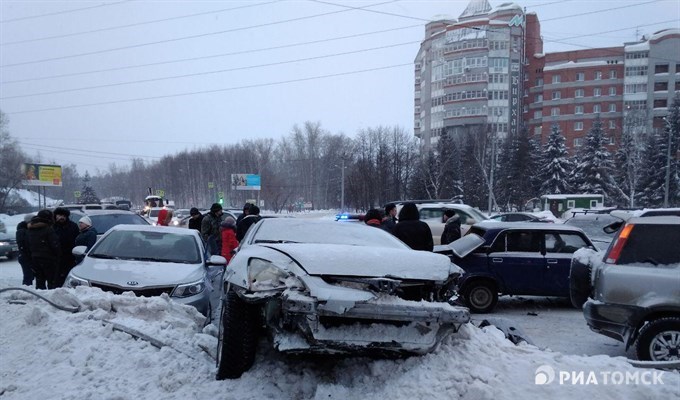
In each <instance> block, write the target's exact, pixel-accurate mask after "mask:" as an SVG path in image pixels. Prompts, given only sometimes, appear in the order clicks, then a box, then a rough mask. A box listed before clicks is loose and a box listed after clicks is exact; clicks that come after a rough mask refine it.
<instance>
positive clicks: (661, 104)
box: [654, 99, 668, 108]
mask: <svg viewBox="0 0 680 400" xmlns="http://www.w3.org/2000/svg"><path fill="white" fill-rule="evenodd" d="M666 107H668V101H667V100H666V99H655V100H654V108H666Z"/></svg>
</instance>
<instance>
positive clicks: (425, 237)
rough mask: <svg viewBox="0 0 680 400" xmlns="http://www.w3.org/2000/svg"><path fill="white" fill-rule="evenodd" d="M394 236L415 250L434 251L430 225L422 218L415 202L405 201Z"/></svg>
mask: <svg viewBox="0 0 680 400" xmlns="http://www.w3.org/2000/svg"><path fill="white" fill-rule="evenodd" d="M392 233H393V234H394V236H396V237H397V238H399V239H400V240H401V241H402V242H404V243H406V244H407V245H408V246H409V247H410V248H412V249H413V250H425V251H432V249H434V241H433V240H432V230H430V226H429V225H427V224H426V223H425V222H423V221H421V220H420V212H419V211H418V207H417V206H416V205H415V203H405V204H404V206H403V207H402V208H401V211H399V222H398V223H397V225H396V226H395V227H394V230H393V231H392Z"/></svg>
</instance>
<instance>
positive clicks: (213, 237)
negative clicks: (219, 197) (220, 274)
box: [201, 203, 224, 255]
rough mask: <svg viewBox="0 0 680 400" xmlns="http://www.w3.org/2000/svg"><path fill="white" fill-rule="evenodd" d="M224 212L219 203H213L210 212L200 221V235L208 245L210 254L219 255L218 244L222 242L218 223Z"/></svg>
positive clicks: (220, 221)
mask: <svg viewBox="0 0 680 400" xmlns="http://www.w3.org/2000/svg"><path fill="white" fill-rule="evenodd" d="M223 215H224V212H223V211H222V205H221V204H220V203H213V205H212V206H210V212H209V213H207V214H206V215H205V216H204V217H203V221H201V236H202V237H203V240H204V241H205V242H206V244H207V245H208V251H209V252H210V254H211V255H220V245H221V243H222V240H221V236H220V224H221V223H222V219H223V217H222V216H223Z"/></svg>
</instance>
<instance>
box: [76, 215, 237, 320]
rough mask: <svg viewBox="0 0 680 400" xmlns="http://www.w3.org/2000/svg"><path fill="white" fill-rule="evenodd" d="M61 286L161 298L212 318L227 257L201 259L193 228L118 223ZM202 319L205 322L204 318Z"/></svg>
mask: <svg viewBox="0 0 680 400" xmlns="http://www.w3.org/2000/svg"><path fill="white" fill-rule="evenodd" d="M73 254H74V255H76V256H84V257H85V258H84V259H83V261H82V262H81V263H80V264H78V265H77V266H76V267H74V268H73V269H72V270H71V272H70V273H69V275H68V277H67V278H66V282H65V283H64V287H71V288H73V287H76V286H92V287H98V288H100V289H102V290H104V291H107V292H113V293H115V294H121V293H123V292H133V293H134V294H136V295H137V296H144V297H150V296H160V295H161V294H164V293H165V294H167V295H168V296H169V297H170V299H172V300H174V301H177V302H179V303H182V304H187V305H191V306H194V307H195V308H196V309H197V310H198V311H199V312H201V313H202V314H203V315H205V316H206V317H207V321H210V319H211V317H212V310H214V309H215V307H216V306H218V305H219V288H220V287H221V286H222V285H221V277H222V272H223V271H224V267H225V265H226V263H227V260H226V259H225V258H224V257H222V256H211V257H210V258H206V257H205V248H204V246H203V241H202V240H201V237H200V235H199V234H198V232H197V231H194V230H191V229H180V228H170V227H156V226H149V225H116V226H114V227H112V228H111V229H110V230H109V231H108V232H107V233H106V234H105V235H104V236H102V238H101V239H99V240H98V241H97V243H96V244H95V245H94V246H93V247H92V249H90V251H89V252H87V253H86V247H85V246H77V247H75V248H74V249H73ZM207 321H206V322H207Z"/></svg>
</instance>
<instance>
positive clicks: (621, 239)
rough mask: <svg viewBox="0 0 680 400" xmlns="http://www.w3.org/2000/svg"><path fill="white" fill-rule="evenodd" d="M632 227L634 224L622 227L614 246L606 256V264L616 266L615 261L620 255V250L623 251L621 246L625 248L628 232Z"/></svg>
mask: <svg viewBox="0 0 680 400" xmlns="http://www.w3.org/2000/svg"><path fill="white" fill-rule="evenodd" d="M634 226H635V225H634V224H629V225H626V226H624V227H623V229H622V230H621V233H619V236H618V237H617V238H616V242H614V246H613V247H612V249H611V251H610V252H609V254H608V255H607V259H606V260H605V262H606V263H607V264H616V261H617V260H618V259H619V256H620V255H621V250H623V246H625V244H626V241H627V240H628V236H630V232H631V231H632V230H633V227H634Z"/></svg>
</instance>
